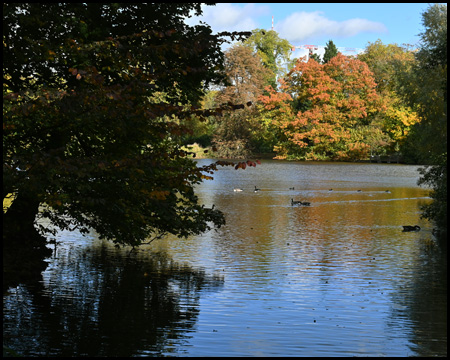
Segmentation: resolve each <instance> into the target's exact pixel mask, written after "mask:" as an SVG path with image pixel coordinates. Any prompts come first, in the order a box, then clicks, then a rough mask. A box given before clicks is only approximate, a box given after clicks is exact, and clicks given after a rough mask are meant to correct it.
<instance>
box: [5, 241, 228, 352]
mask: <svg viewBox="0 0 450 360" xmlns="http://www.w3.org/2000/svg"><path fill="white" fill-rule="evenodd" d="M73 252H74V249H73V247H70V246H67V244H66V247H62V248H59V249H58V255H57V258H56V259H53V260H52V261H51V264H50V267H49V268H48V269H47V271H46V272H45V273H44V280H43V282H42V283H40V284H37V285H35V286H27V287H25V286H18V287H17V288H15V289H11V290H10V295H9V296H7V297H6V298H5V299H4V318H3V324H4V329H7V331H6V333H5V332H4V345H7V346H9V347H11V348H13V349H15V350H16V351H18V352H19V353H22V354H25V355H28V356H132V355H139V354H141V355H162V354H170V353H172V352H178V347H179V346H180V344H182V343H183V342H185V341H186V339H187V338H188V337H189V332H191V331H193V329H194V327H195V322H196V319H197V317H198V312H199V309H198V303H199V299H200V293H201V291H202V290H205V289H208V290H210V291H216V290H217V289H219V288H221V287H222V286H223V279H222V278H221V277H219V276H211V275H206V274H205V273H204V272H203V271H201V270H193V269H190V268H188V267H186V266H181V265H178V264H175V263H174V262H173V261H171V260H170V259H169V258H167V256H165V255H163V254H161V253H160V254H151V256H149V255H148V254H147V255H144V254H142V252H138V253H133V252H132V253H131V254H128V253H126V252H124V251H123V250H120V251H119V250H116V249H114V248H112V247H111V246H106V245H103V246H102V245H98V246H94V247H86V248H84V249H82V250H81V251H80V253H79V254H77V256H74V254H73Z"/></svg>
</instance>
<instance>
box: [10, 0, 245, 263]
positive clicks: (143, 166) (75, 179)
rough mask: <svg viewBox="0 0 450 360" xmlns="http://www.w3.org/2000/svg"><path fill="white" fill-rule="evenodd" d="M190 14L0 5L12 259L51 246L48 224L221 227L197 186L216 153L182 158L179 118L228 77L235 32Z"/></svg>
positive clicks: (177, 8) (133, 230)
mask: <svg viewBox="0 0 450 360" xmlns="http://www.w3.org/2000/svg"><path fill="white" fill-rule="evenodd" d="M191 11H194V13H196V14H200V13H201V8H200V4H174V3H161V4H131V3H130V4H128V3H126V4H125V3H123V4H118V3H111V4H97V3H76V4H75V3H70V4H67V3H48V4H38V3H21V4H20V3H4V4H3V81H4V86H3V198H4V199H5V198H7V197H9V198H10V199H13V201H12V204H11V206H10V207H9V208H8V209H7V211H6V212H5V211H4V213H3V242H4V254H5V253H6V252H8V253H9V254H10V255H11V254H12V255H11V256H12V258H8V259H9V260H8V264H9V265H10V266H12V267H14V266H15V269H16V270H17V269H19V268H20V264H21V263H22V262H23V261H24V260H23V259H25V258H26V256H25V255H26V254H28V255H30V254H31V255H36V257H39V255H40V256H41V257H40V258H42V256H45V255H48V249H47V247H46V246H45V243H46V239H48V237H47V236H48V235H51V234H54V233H55V231H56V230H57V229H62V230H74V229H78V230H79V231H80V232H82V233H86V232H88V231H89V230H90V229H94V230H95V231H96V232H97V233H98V234H99V236H100V238H105V239H109V240H112V241H114V242H115V243H116V244H127V245H132V246H137V245H139V244H141V243H142V242H145V241H149V240H151V239H155V238H159V237H162V236H163V235H165V234H167V233H172V234H175V235H177V236H180V237H185V236H188V235H191V234H198V233H201V232H203V231H206V230H207V229H209V228H210V227H211V226H221V225H222V224H224V217H223V214H222V213H221V212H220V211H219V210H217V209H212V208H207V207H204V206H202V205H201V204H199V202H198V198H197V196H196V194H195V192H194V186H195V185H196V184H199V183H200V182H202V181H203V180H204V179H207V178H210V174H211V173H213V171H214V170H215V169H216V168H217V166H218V164H217V163H216V164H211V165H210V166H206V167H197V166H196V163H195V162H194V161H192V160H190V159H188V158H187V156H186V155H187V154H186V152H185V151H183V150H182V149H181V146H180V145H181V144H180V137H182V136H183V135H184V134H185V133H186V132H187V131H188V129H187V128H186V127H185V126H183V125H181V124H180V122H179V121H177V119H183V118H189V117H191V116H192V115H193V114H194V115H196V116H200V117H201V116H205V115H206V114H205V112H202V111H200V110H199V106H198V102H199V100H200V99H201V97H202V95H203V94H204V90H205V89H206V88H207V87H208V86H209V85H210V84H221V83H222V82H223V81H225V80H226V77H225V76H224V75H223V71H221V69H223V66H222V63H223V53H222V52H221V50H220V45H221V44H222V43H223V41H226V38H225V35H229V36H230V37H231V38H232V39H233V38H240V36H241V35H242V34H235V33H232V34H222V35H213V34H212V32H211V29H210V27H209V26H207V25H205V24H202V25H198V26H195V27H190V26H187V25H186V24H185V23H184V18H185V17H187V16H189V14H190V12H191ZM216 111H217V112H220V111H222V109H216V110H214V111H210V112H213V113H216ZM35 220H39V221H38V222H37V223H35ZM4 261H5V258H4ZM39 261H40V260H39ZM30 264H31V262H27V266H30V267H31V265H30Z"/></svg>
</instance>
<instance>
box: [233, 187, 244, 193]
mask: <svg viewBox="0 0 450 360" xmlns="http://www.w3.org/2000/svg"><path fill="white" fill-rule="evenodd" d="M233 191H235V192H239V191H244V190H242V189H239V188H236V189H233Z"/></svg>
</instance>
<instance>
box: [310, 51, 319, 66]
mask: <svg viewBox="0 0 450 360" xmlns="http://www.w3.org/2000/svg"><path fill="white" fill-rule="evenodd" d="M309 58H310V59H314V60H315V61H316V62H318V63H319V64H321V63H322V60H321V59H320V55H319V54H316V53H310V55H309Z"/></svg>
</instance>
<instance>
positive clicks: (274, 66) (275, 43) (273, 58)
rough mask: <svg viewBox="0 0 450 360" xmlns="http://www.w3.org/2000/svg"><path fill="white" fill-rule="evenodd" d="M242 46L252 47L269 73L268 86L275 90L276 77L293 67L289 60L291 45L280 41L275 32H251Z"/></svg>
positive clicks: (258, 30) (282, 40)
mask: <svg viewBox="0 0 450 360" xmlns="http://www.w3.org/2000/svg"><path fill="white" fill-rule="evenodd" d="M244 44H245V45H247V46H250V47H252V48H253V49H254V50H255V51H256V53H257V54H258V55H259V56H260V58H261V60H262V63H263V64H264V66H265V67H266V68H267V69H269V70H270V71H271V75H270V77H269V79H268V84H269V85H271V86H272V87H273V88H274V89H275V88H276V87H277V85H276V79H277V77H278V78H280V77H282V76H283V75H284V74H285V73H286V72H287V71H288V69H290V67H292V66H293V63H292V61H291V60H290V54H291V49H292V45H291V44H290V43H289V41H287V40H286V39H281V38H280V37H279V35H278V33H277V32H276V31H274V30H263V29H255V30H252V35H251V36H250V37H249V38H248V39H247V40H246V41H244Z"/></svg>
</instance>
